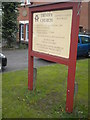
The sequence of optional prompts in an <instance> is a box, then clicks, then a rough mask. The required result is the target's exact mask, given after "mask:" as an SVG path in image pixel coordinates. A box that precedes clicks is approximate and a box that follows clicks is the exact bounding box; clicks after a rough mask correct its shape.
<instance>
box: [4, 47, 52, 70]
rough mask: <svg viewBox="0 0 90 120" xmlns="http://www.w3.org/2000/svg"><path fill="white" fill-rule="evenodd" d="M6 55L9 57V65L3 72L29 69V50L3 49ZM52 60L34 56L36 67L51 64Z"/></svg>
mask: <svg viewBox="0 0 90 120" xmlns="http://www.w3.org/2000/svg"><path fill="white" fill-rule="evenodd" d="M3 53H4V55H5V56H6V57H7V67H6V68H5V69H4V70H3V72H8V71H16V70H22V69H28V50H27V49H24V50H8V51H6V50H3ZM51 64H53V63H52V62H49V61H45V60H43V59H40V58H36V57H35V58H34V67H36V68H37V67H40V66H46V65H51Z"/></svg>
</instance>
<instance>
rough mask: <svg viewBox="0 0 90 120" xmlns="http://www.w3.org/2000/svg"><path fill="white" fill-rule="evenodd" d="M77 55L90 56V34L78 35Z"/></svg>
mask: <svg viewBox="0 0 90 120" xmlns="http://www.w3.org/2000/svg"><path fill="white" fill-rule="evenodd" d="M77 56H88V57H90V36H89V35H82V34H79V35H78V49H77Z"/></svg>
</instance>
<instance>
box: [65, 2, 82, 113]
mask: <svg viewBox="0 0 90 120" xmlns="http://www.w3.org/2000/svg"><path fill="white" fill-rule="evenodd" d="M73 16H76V17H73V20H72V21H73V22H72V32H71V45H70V46H71V47H70V56H69V65H68V80H67V97H66V112H68V113H71V112H72V111H73V98H74V83H75V72H76V59H77V45H78V33H79V17H80V3H78V6H75V7H74V9H73Z"/></svg>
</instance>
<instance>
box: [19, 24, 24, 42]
mask: <svg viewBox="0 0 90 120" xmlns="http://www.w3.org/2000/svg"><path fill="white" fill-rule="evenodd" d="M20 34H21V40H22V41H23V40H24V37H23V35H22V34H24V24H21V33H20Z"/></svg>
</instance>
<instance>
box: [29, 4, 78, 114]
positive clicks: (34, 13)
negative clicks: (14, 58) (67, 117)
mask: <svg viewBox="0 0 90 120" xmlns="http://www.w3.org/2000/svg"><path fill="white" fill-rule="evenodd" d="M29 11H30V13H29V50H28V89H29V90H33V57H34V56H35V57H38V58H43V59H45V60H49V61H53V62H56V63H59V64H64V65H66V66H68V78H67V97H66V111H67V112H69V113H70V112H72V111H73V97H74V83H75V71H76V58H77V45H78V32H79V17H80V3H78V2H67V3H52V4H46V5H37V6H32V7H30V10H29Z"/></svg>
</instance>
